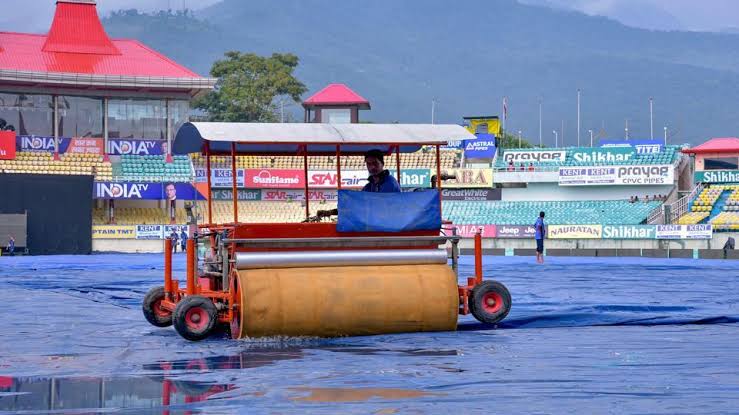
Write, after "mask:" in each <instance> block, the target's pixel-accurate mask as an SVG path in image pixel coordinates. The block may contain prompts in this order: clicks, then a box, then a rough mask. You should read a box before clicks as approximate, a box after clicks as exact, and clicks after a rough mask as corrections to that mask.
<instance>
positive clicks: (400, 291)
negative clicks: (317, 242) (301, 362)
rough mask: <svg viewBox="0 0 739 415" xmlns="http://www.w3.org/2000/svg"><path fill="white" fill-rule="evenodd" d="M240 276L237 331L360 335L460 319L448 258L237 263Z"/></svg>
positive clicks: (441, 327) (429, 327) (451, 325)
mask: <svg viewBox="0 0 739 415" xmlns="http://www.w3.org/2000/svg"><path fill="white" fill-rule="evenodd" d="M431 252H432V255H431V257H434V254H433V252H434V251H433V250H431ZM293 259H295V258H293ZM344 259H346V258H344ZM301 260H305V258H303V259H301ZM333 260H335V258H334V259H330V260H329V262H330V261H333ZM436 260H438V259H434V260H433V261H436ZM238 278H239V284H240V291H241V299H240V300H241V301H240V304H241V306H240V310H241V324H240V333H239V337H260V336H274V335H286V336H321V337H334V336H360V335H373V334H383V333H402V332H416V331H449V330H455V329H456V327H457V315H458V307H459V294H458V289H457V278H456V276H455V274H454V272H453V271H452V270H451V268H450V267H449V266H448V265H446V264H438V263H430V264H429V263H427V264H413V265H373V266H366V265H344V266H320V265H319V266H311V267H305V266H302V267H294V268H275V267H270V268H259V269H241V270H239V271H238Z"/></svg>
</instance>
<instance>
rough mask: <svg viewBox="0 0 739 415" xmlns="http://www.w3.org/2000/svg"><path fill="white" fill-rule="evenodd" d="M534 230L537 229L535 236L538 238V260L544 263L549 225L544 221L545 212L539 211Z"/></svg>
mask: <svg viewBox="0 0 739 415" xmlns="http://www.w3.org/2000/svg"><path fill="white" fill-rule="evenodd" d="M534 230H535V231H536V233H535V235H534V237H535V238H536V262H537V263H538V264H543V263H544V238H546V236H547V225H546V224H545V223H544V212H539V217H538V218H536V222H535V223H534Z"/></svg>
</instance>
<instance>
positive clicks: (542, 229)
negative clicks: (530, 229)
mask: <svg viewBox="0 0 739 415" xmlns="http://www.w3.org/2000/svg"><path fill="white" fill-rule="evenodd" d="M534 229H535V230H536V236H535V238H536V239H544V236H546V234H547V231H546V225H544V219H542V218H541V217H538V218H536V223H534Z"/></svg>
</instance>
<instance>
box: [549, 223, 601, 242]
mask: <svg viewBox="0 0 739 415" xmlns="http://www.w3.org/2000/svg"><path fill="white" fill-rule="evenodd" d="M602 235H603V227H602V226H601V225H547V238H548V239H600V238H601V236H602Z"/></svg>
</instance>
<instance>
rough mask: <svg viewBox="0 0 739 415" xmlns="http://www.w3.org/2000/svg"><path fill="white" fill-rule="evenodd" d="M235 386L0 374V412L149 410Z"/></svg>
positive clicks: (134, 378) (187, 402) (147, 379)
mask: <svg viewBox="0 0 739 415" xmlns="http://www.w3.org/2000/svg"><path fill="white" fill-rule="evenodd" d="M233 389H235V388H234V386H233V385H228V384H206V383H201V382H190V381H184V380H176V381H172V380H168V379H156V378H150V377H149V378H147V377H130V378H116V377H112V378H90V377H69V378H24V377H15V378H13V377H4V376H0V412H3V411H29V412H32V413H39V412H42V411H43V412H46V411H79V410H86V411H89V410H91V409H92V410H94V412H101V411H102V410H105V409H120V408H127V409H130V408H137V409H142V410H143V409H152V408H160V407H167V406H170V405H180V404H191V403H195V402H202V401H205V400H207V399H208V398H209V397H210V396H213V395H215V394H218V393H222V392H226V391H229V390H233Z"/></svg>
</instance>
